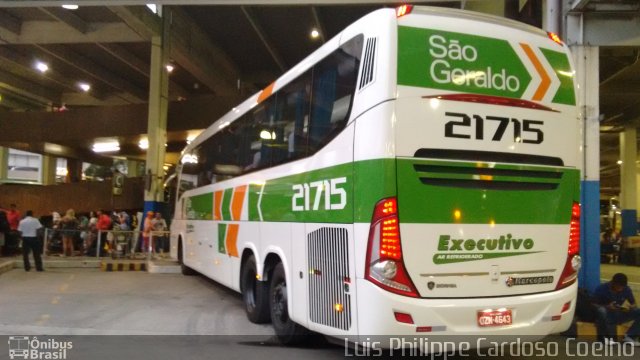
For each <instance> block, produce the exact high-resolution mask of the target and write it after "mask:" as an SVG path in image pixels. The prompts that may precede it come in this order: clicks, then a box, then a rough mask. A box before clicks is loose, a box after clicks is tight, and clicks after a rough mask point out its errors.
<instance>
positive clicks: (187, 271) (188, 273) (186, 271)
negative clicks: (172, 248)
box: [178, 241, 196, 276]
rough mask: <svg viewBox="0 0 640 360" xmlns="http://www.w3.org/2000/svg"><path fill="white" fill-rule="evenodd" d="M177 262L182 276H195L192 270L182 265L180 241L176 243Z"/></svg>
mask: <svg viewBox="0 0 640 360" xmlns="http://www.w3.org/2000/svg"><path fill="white" fill-rule="evenodd" d="M178 262H179V263H180V272H182V275H186V276H191V275H195V274H196V272H195V271H194V270H193V269H192V268H190V267H188V266H187V265H185V264H184V261H183V254H182V241H180V242H179V243H178Z"/></svg>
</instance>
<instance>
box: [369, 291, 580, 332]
mask: <svg viewBox="0 0 640 360" xmlns="http://www.w3.org/2000/svg"><path fill="white" fill-rule="evenodd" d="M577 288H578V286H577V284H573V285H571V286H570V287H568V288H565V289H562V290H559V291H553V292H548V293H541V294H533V295H519V296H509V297H495V298H466V299H465V298H459V299H417V298H409V297H405V296H400V295H396V294H393V293H391V292H388V291H385V290H383V289H381V288H379V287H377V286H375V285H374V284H372V283H371V282H369V281H367V280H364V279H358V280H357V289H358V290H357V291H358V297H357V298H358V300H357V301H358V306H357V307H356V309H357V311H358V317H357V318H358V332H359V334H360V335H361V336H412V337H416V336H418V337H423V336H429V337H432V336H440V335H464V336H466V337H478V336H485V335H507V336H512V335H513V336H527V337H528V338H529V337H530V338H529V339H533V338H534V337H535V338H541V337H543V336H545V335H547V334H552V333H558V332H562V331H565V330H566V329H567V328H569V326H570V325H571V321H572V319H573V313H574V309H575V298H576V293H577ZM567 302H571V307H570V309H569V311H567V312H565V313H564V314H561V310H562V307H563V305H564V304H565V303H567ZM498 308H507V309H511V311H512V315H513V324H512V325H510V326H499V327H480V326H478V324H477V313H478V311H480V310H484V309H498ZM394 312H401V313H405V314H409V315H411V317H412V319H413V322H414V323H413V324H405V323H400V322H398V321H397V320H396V319H395V316H394ZM558 315H560V316H559V317H558ZM420 328H422V329H420ZM429 328H430V329H431V331H428V329H429Z"/></svg>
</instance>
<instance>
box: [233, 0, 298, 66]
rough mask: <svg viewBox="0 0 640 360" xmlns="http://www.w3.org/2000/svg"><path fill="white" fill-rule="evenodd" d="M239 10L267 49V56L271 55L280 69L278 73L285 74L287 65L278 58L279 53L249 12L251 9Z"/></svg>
mask: <svg viewBox="0 0 640 360" xmlns="http://www.w3.org/2000/svg"><path fill="white" fill-rule="evenodd" d="M240 8H241V9H242V12H243V13H244V16H245V17H246V18H247V20H248V21H249V24H251V27H253V30H255V32H256V34H257V35H258V37H259V38H260V41H262V44H263V45H264V47H265V48H266V49H267V51H268V52H269V54H271V57H272V58H273V61H275V63H276V65H278V67H279V68H280V71H282V72H285V71H286V70H287V65H286V64H285V63H284V60H282V56H280V53H278V51H277V50H276V49H275V46H274V45H273V42H272V41H271V40H270V39H269V37H268V36H267V34H266V33H265V32H264V29H263V28H262V26H261V25H260V23H259V22H258V20H257V19H256V17H255V16H254V15H253V13H252V12H251V9H249V8H247V7H246V6H240Z"/></svg>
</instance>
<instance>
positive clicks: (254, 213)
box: [248, 184, 262, 221]
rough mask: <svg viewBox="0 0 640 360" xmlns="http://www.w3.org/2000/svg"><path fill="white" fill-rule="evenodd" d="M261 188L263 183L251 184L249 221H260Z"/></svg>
mask: <svg viewBox="0 0 640 360" xmlns="http://www.w3.org/2000/svg"><path fill="white" fill-rule="evenodd" d="M261 189H262V186H261V185H256V184H249V194H248V196H249V221H260V214H259V213H258V199H259V198H260V190H261Z"/></svg>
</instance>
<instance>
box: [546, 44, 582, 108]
mask: <svg viewBox="0 0 640 360" xmlns="http://www.w3.org/2000/svg"><path fill="white" fill-rule="evenodd" d="M540 51H541V52H542V54H543V55H544V57H545V58H546V59H547V61H548V62H549V64H550V65H551V67H552V68H553V69H554V70H555V72H556V75H557V76H558V79H560V88H559V89H558V91H557V92H556V95H555V96H554V98H553V102H554V103H559V104H566V105H575V104H576V95H575V91H574V89H573V70H572V69H571V64H569V59H568V58H567V55H566V54H565V53H562V52H559V51H553V50H549V49H543V48H540Z"/></svg>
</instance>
